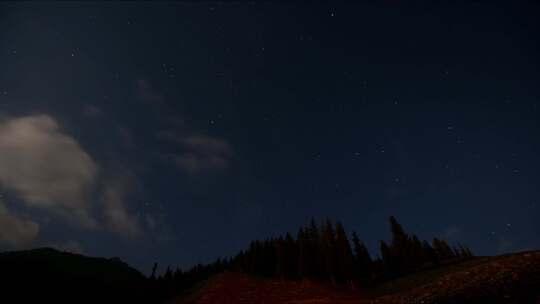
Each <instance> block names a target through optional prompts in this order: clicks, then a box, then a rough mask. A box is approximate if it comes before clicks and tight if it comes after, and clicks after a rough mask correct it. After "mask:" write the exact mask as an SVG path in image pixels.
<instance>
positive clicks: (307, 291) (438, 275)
mask: <svg viewBox="0 0 540 304" xmlns="http://www.w3.org/2000/svg"><path fill="white" fill-rule="evenodd" d="M539 297H540V251H532V252H521V253H515V254H508V255H502V256H496V257H480V258H475V259H473V260H469V261H465V262H461V263H456V264H451V265H445V266H441V267H439V268H436V269H431V270H427V271H422V272H418V273H415V274H411V275H408V276H405V277H401V278H398V279H395V280H392V281H390V282H386V283H385V284H383V285H380V286H378V287H377V288H375V289H372V290H355V291H351V290H347V289H345V288H337V287H332V286H331V285H329V284H322V283H317V282H311V281H305V280H304V281H282V280H279V279H262V278H257V277H252V276H248V275H243V274H238V273H224V274H220V275H217V276H214V277H212V278H211V279H209V280H207V281H205V282H203V283H201V284H199V286H198V287H196V288H194V289H193V290H192V291H191V293H189V294H188V295H187V296H186V295H182V297H179V298H177V299H176V300H175V301H173V303H176V304H214V303H231V304H232V303H235V304H242V303H246V304H248V303H250V304H253V303H266V304H274V303H275V304H277V303H291V304H292V303H304V304H307V303H328V304H330V303H333V304H352V303H356V304H367V303H373V304H394V303H424V304H430V303H433V304H435V303H438V304H450V303H508V304H510V303H524V304H536V303H537V301H538V300H540V298H539Z"/></svg>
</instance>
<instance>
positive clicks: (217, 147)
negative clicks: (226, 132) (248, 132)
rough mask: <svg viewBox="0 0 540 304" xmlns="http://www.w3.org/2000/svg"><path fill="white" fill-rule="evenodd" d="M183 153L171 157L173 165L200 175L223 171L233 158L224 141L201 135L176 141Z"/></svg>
mask: <svg viewBox="0 0 540 304" xmlns="http://www.w3.org/2000/svg"><path fill="white" fill-rule="evenodd" d="M178 142H179V143H180V144H181V146H182V148H183V149H184V152H183V153H180V154H176V155H174V156H173V160H174V162H175V164H176V165H177V166H178V167H179V168H181V169H184V170H186V171H187V172H189V173H201V172H205V171H209V170H215V169H225V168H227V167H228V166H229V163H230V160H231V158H232V156H233V149H232V147H231V146H230V145H229V143H227V142H226V141H224V140H221V139H218V138H215V137H210V136H202V135H194V136H188V137H186V138H181V139H179V140H178Z"/></svg>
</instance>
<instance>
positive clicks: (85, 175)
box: [0, 115, 98, 227]
mask: <svg viewBox="0 0 540 304" xmlns="http://www.w3.org/2000/svg"><path fill="white" fill-rule="evenodd" d="M97 174H98V166H97V164H96V163H95V162H94V160H93V159H92V158H91V157H90V155H89V154H88V153H86V152H85V151H84V150H83V149H82V148H81V146H80V145H79V144H78V143H77V142H76V141H75V140H74V139H73V138H72V137H70V136H68V135H66V134H64V133H62V131H61V130H60V129H59V126H58V124H57V122H56V121H55V120H54V119H53V118H52V117H50V116H48V115H33V116H25V117H20V118H10V119H6V120H4V121H1V122H0V185H1V186H2V187H3V188H5V189H7V190H11V191H13V192H15V193H17V194H18V195H19V196H20V197H21V198H22V199H23V202H24V203H25V204H26V206H27V207H32V208H40V209H46V210H49V211H51V212H54V213H56V214H59V215H62V216H64V217H65V218H68V219H73V220H76V221H77V222H78V223H80V224H81V225H83V226H85V227H94V226H96V221H95V219H94V218H93V217H92V216H91V214H90V209H91V201H90V200H89V195H90V194H91V192H92V191H93V189H94V186H95V180H96V178H97Z"/></svg>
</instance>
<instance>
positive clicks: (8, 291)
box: [0, 248, 147, 303]
mask: <svg viewBox="0 0 540 304" xmlns="http://www.w3.org/2000/svg"><path fill="white" fill-rule="evenodd" d="M0 269H1V271H0V283H1V286H2V288H3V295H4V296H7V297H8V298H11V299H13V300H18V301H19V302H25V303H26V302H30V301H33V300H41V301H43V300H46V301H47V302H50V301H54V302H56V303H69V302H77V303H92V302H94V301H99V302H104V301H106V302H108V301H110V300H120V299H131V300H133V301H137V302H140V303H142V302H143V301H144V300H145V299H146V292H147V281H146V278H145V277H144V276H143V275H142V274H141V273H140V272H138V271H137V270H135V269H133V268H131V267H130V266H129V265H127V264H126V263H124V262H122V261H121V260H120V259H118V258H112V259H106V258H93V257H86V256H83V255H79V254H72V253H68V252H61V251H58V250H55V249H51V248H41V249H34V250H27V251H17V252H5V253H0Z"/></svg>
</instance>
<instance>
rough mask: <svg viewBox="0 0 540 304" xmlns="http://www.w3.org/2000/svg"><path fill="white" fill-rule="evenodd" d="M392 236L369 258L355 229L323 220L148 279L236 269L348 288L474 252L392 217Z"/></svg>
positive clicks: (170, 281)
mask: <svg viewBox="0 0 540 304" xmlns="http://www.w3.org/2000/svg"><path fill="white" fill-rule="evenodd" d="M389 222H390V231H391V235H392V238H391V240H390V242H389V243H386V242H385V241H380V255H379V256H377V257H372V256H371V255H370V254H369V251H368V249H367V248H366V246H365V244H364V243H363V242H362V241H361V240H360V239H359V237H358V235H357V234H356V232H352V234H351V239H350V240H351V241H349V237H348V235H347V233H346V231H345V228H344V226H343V225H342V224H341V223H340V222H336V223H334V222H332V221H330V220H326V221H324V222H321V223H317V222H316V221H315V220H312V221H311V223H310V224H308V225H306V226H304V227H301V228H300V229H299V231H298V233H297V235H296V237H294V236H292V235H291V234H290V233H287V234H285V235H284V236H279V237H273V238H269V239H266V240H256V241H252V242H251V243H250V245H249V247H248V248H247V249H245V250H242V251H240V253H238V254H237V255H236V256H234V257H230V258H225V259H218V260H216V261H215V262H213V263H211V264H208V265H200V264H199V265H196V266H194V267H193V268H191V269H190V270H188V271H185V272H184V271H182V270H181V269H179V268H177V269H174V270H173V269H171V268H168V269H167V270H166V271H165V273H164V274H162V275H161V276H157V277H156V274H155V272H156V267H157V264H156V265H154V271H153V274H152V276H151V278H152V279H153V280H154V281H155V282H159V284H158V286H161V288H165V289H166V290H169V291H171V292H173V291H175V290H177V289H178V288H187V287H189V286H191V285H193V284H194V283H195V282H198V281H200V280H203V279H205V278H207V277H209V276H211V275H212V274H215V273H219V272H222V271H238V272H243V273H247V274H251V275H258V276H264V277H270V278H280V279H314V280H324V281H328V282H331V283H332V284H335V285H337V284H346V285H348V286H350V287H351V288H355V287H356V286H358V285H362V286H367V285H372V284H377V283H380V282H382V281H384V280H388V279H392V278H395V277H398V276H402V275H406V274H409V273H412V272H415V271H419V270H422V269H426V268H431V267H436V266H437V265H440V264H445V263H450V262H452V261H459V260H464V259H468V258H471V257H473V253H472V251H471V250H470V249H469V248H468V247H465V246H462V245H458V246H456V247H451V246H450V245H449V244H448V242H447V241H445V240H442V239H438V238H434V239H433V240H432V241H431V242H428V241H426V240H422V241H421V240H420V239H419V238H418V237H417V236H416V235H414V234H407V233H406V232H405V231H404V229H403V227H402V226H401V225H400V224H399V223H398V221H397V220H396V219H395V218H394V217H393V216H392V217H390V219H389Z"/></svg>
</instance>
